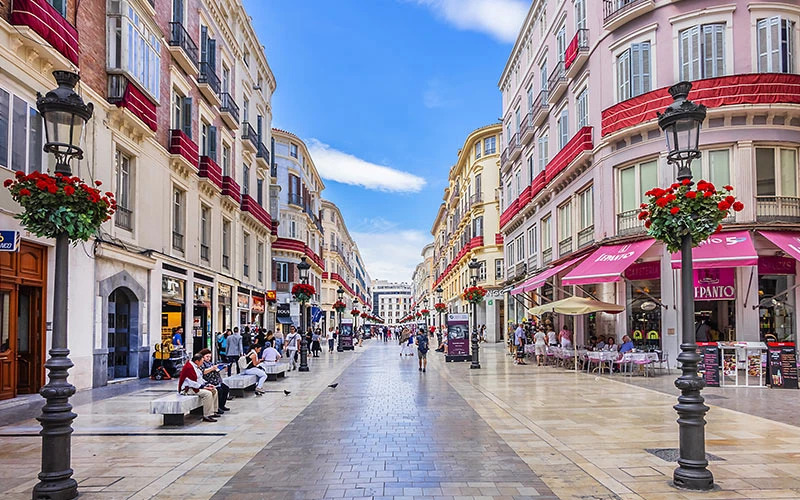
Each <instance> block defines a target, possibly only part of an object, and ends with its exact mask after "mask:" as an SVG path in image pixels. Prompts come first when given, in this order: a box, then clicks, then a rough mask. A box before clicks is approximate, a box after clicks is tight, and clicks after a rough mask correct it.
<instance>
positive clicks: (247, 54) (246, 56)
mask: <svg viewBox="0 0 800 500" xmlns="http://www.w3.org/2000/svg"><path fill="white" fill-rule="evenodd" d="M242 61H244V65H245V66H247V67H248V68H249V67H250V52H248V51H247V50H245V51H244V53H242Z"/></svg>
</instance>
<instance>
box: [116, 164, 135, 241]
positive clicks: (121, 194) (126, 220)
mask: <svg viewBox="0 0 800 500" xmlns="http://www.w3.org/2000/svg"><path fill="white" fill-rule="evenodd" d="M114 163H115V164H116V165H115V167H116V171H117V194H116V197H117V211H116V213H115V214H114V224H115V225H116V226H117V227H121V228H123V229H127V230H128V231H130V230H131V229H133V221H132V220H131V219H132V215H133V213H132V212H131V160H130V158H129V157H128V156H127V155H125V154H123V153H122V152H121V151H119V150H117V152H116V154H115V155H114Z"/></svg>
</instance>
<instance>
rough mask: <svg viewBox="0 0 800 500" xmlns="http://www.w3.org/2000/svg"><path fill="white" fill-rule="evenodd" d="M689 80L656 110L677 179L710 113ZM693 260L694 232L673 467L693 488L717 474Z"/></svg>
mask: <svg viewBox="0 0 800 500" xmlns="http://www.w3.org/2000/svg"><path fill="white" fill-rule="evenodd" d="M691 89H692V84H691V83H690V82H680V83H677V84H675V85H673V86H672V87H670V88H669V93H670V94H671V95H672V98H673V99H674V102H673V103H672V104H670V105H669V106H668V107H667V109H666V110H664V113H663V114H659V115H658V126H659V127H661V130H663V131H664V134H665V135H666V137H667V151H668V153H667V163H668V164H674V165H676V166H677V167H678V176H677V177H678V180H679V181H682V180H683V179H689V180H691V179H692V168H691V167H692V161H693V160H696V159H698V158H700V149H699V141H700V126H701V125H702V123H703V120H705V117H706V107H705V106H703V105H702V104H695V103H693V102H692V101H690V100H688V99H687V97H688V96H689V91H690V90H691ZM693 274H694V273H693V265H692V236H691V234H685V235H683V237H682V239H681V336H682V339H683V343H682V344H681V353H680V354H679V355H678V361H680V363H681V372H682V374H681V376H680V377H679V378H678V379H677V380H676V381H675V386H676V387H677V388H678V389H680V390H681V395H680V396H678V404H677V405H675V407H674V408H675V410H676V411H677V412H678V417H679V418H678V426H679V435H680V458H679V459H678V468H677V469H675V472H674V473H673V481H674V482H675V486H677V487H679V488H686V489H690V490H710V489H712V488H713V487H714V476H713V475H712V474H711V471H709V470H708V460H706V441H705V425H706V422H705V414H706V412H708V407H707V406H706V405H705V404H703V403H704V399H703V396H701V395H700V391H701V390H702V389H703V387H705V381H704V380H703V379H702V378H700V377H699V376H698V375H697V363H698V362H699V361H700V355H699V354H698V353H697V344H696V342H695V330H694V284H693V282H692V281H693V280H692V277H693Z"/></svg>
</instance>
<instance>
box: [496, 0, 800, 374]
mask: <svg viewBox="0 0 800 500" xmlns="http://www.w3.org/2000/svg"><path fill="white" fill-rule="evenodd" d="M799 28H800V4H798V3H797V2H793V1H784V2H780V1H762V2H753V1H746V0H734V1H721V0H693V1H688V0H684V1H679V0H602V1H600V0H598V1H595V0H591V1H590V0H569V1H561V2H557V1H555V0H534V1H533V2H532V5H531V8H530V11H529V13H528V16H527V18H526V19H525V22H524V24H523V27H522V29H521V31H520V34H519V36H518V38H517V41H516V44H515V45H514V49H513V51H512V52H511V55H510V56H509V58H508V61H507V63H506V66H505V69H504V70H503V73H502V75H501V78H500V81H499V88H500V90H501V92H502V102H503V114H502V119H503V141H502V142H503V145H502V149H503V152H502V157H501V164H500V168H501V178H502V186H501V192H502V206H501V213H502V215H501V218H500V226H501V232H502V234H503V236H504V240H505V245H506V248H505V271H506V284H507V290H508V291H509V294H510V295H511V297H509V298H508V299H509V300H507V301H506V303H507V307H508V311H507V318H509V320H519V319H522V318H523V317H525V316H526V315H527V308H528V307H529V306H530V305H531V304H533V303H541V302H547V301H549V300H553V299H558V298H562V297H565V296H568V295H570V294H572V293H575V294H577V295H582V296H594V297H596V298H599V299H601V300H605V301H609V302H615V303H618V304H624V305H626V311H625V312H624V313H622V314H620V315H616V316H610V315H606V314H603V313H600V314H597V315H591V316H583V317H582V316H577V317H575V318H569V317H560V318H559V317H557V318H554V319H553V320H552V321H553V322H554V323H555V324H554V326H555V327H557V328H558V327H560V326H561V325H563V324H566V326H568V327H569V328H571V329H574V330H575V332H576V334H577V340H578V343H584V342H585V341H586V339H588V338H589V336H591V335H606V336H608V335H614V336H616V338H617V341H619V340H620V338H621V337H622V335H625V334H628V335H631V336H632V337H634V340H635V341H636V342H637V343H638V344H640V345H643V346H644V345H647V344H649V345H651V346H655V347H659V348H661V349H663V350H664V351H665V352H667V353H668V355H669V358H670V363H671V364H672V366H674V357H675V354H676V353H677V352H678V345H679V343H680V337H681V332H680V331H679V318H678V314H679V311H677V310H676V307H675V306H676V304H678V303H679V301H680V297H679V286H678V280H679V272H678V270H677V269H673V262H672V260H673V259H672V258H671V255H670V254H669V253H668V252H667V251H666V249H665V247H664V246H663V245H662V244H660V243H658V242H654V241H653V240H652V239H649V237H648V236H647V233H646V231H645V228H644V227H643V224H642V221H639V220H638V218H637V214H638V212H639V205H640V203H642V202H643V201H645V200H644V192H646V191H648V190H649V189H650V188H652V187H655V186H666V185H669V184H671V183H672V182H674V179H675V171H674V169H673V167H672V166H668V165H667V163H666V145H665V141H664V135H663V134H662V133H661V131H660V129H659V127H658V124H657V121H656V112H657V111H661V110H663V109H664V108H665V107H666V106H667V105H668V104H669V103H670V102H671V97H670V96H669V94H668V93H667V88H668V87H669V86H670V85H672V84H674V83H676V82H678V81H681V80H689V81H691V82H692V83H693V90H692V93H691V94H690V96H689V98H690V99H692V100H694V101H695V102H698V103H702V104H705V105H706V106H707V107H708V108H709V109H708V116H707V118H706V121H705V123H704V124H703V130H702V131H701V135H700V144H701V149H702V153H703V155H702V158H701V160H700V161H698V162H697V163H696V165H695V167H694V172H695V180H699V179H701V178H702V179H706V180H709V181H711V182H713V183H714V184H716V185H717V186H722V185H727V184H731V185H733V186H734V188H735V190H734V193H735V195H736V196H737V197H738V198H739V199H741V200H742V201H743V202H744V203H745V209H744V210H743V211H741V212H738V213H736V215H735V217H731V218H730V219H729V220H727V221H726V223H725V224H724V230H723V232H722V233H721V234H718V235H717V236H716V237H714V238H712V240H711V241H709V242H708V243H707V244H705V245H703V246H701V247H699V248H697V249H695V252H694V254H693V255H694V259H695V269H696V276H695V283H696V288H695V297H696V299H697V301H696V303H695V309H696V311H697V318H698V319H700V318H701V317H706V318H708V319H709V321H710V324H711V326H712V329H713V330H714V336H715V337H716V338H718V339H719V340H746V341H759V340H764V339H771V338H772V337H771V336H774V338H776V339H777V340H784V339H786V340H791V341H794V340H795V338H796V334H797V333H796V332H797V328H798V324H797V312H796V304H797V303H798V298H800V296H798V291H797V290H798V289H795V288H793V287H794V286H795V285H796V284H800V282H798V280H797V272H796V270H797V265H796V264H797V263H796V260H795V258H796V257H800V253H798V252H797V251H794V250H793V249H794V248H800V243H797V242H800V192H798V184H799V183H800V177H798V175H800V165H798V157H800V153H798V148H800V74H799V73H800V31H799V30H798V29H799ZM793 242H794V243H793Z"/></svg>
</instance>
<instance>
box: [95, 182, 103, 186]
mask: <svg viewBox="0 0 800 500" xmlns="http://www.w3.org/2000/svg"><path fill="white" fill-rule="evenodd" d="M94 185H95V186H102V185H103V183H102V182H100V181H94Z"/></svg>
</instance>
